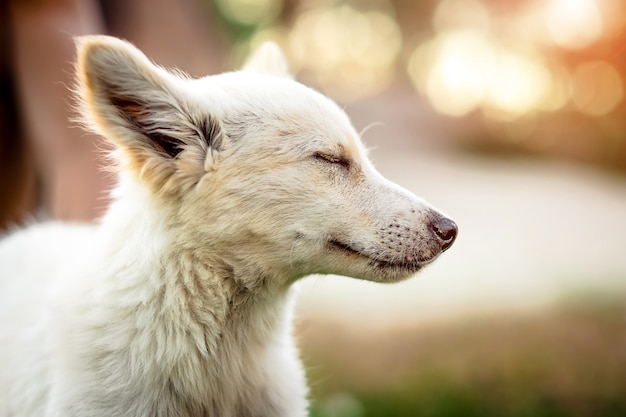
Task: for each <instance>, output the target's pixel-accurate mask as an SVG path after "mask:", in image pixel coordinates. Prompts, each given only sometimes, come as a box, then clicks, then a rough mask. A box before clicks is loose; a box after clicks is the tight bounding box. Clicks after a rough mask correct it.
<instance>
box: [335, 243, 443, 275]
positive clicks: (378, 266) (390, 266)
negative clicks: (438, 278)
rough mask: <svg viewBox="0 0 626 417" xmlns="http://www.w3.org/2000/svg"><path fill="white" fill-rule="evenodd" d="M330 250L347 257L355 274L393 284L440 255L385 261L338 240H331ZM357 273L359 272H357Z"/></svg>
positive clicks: (414, 272)
mask: <svg viewBox="0 0 626 417" xmlns="http://www.w3.org/2000/svg"><path fill="white" fill-rule="evenodd" d="M328 248H329V249H330V250H332V251H334V252H338V253H339V254H340V255H341V256H344V257H346V258H347V259H348V260H349V262H350V269H358V270H359V271H358V273H356V274H354V275H355V276H359V277H361V278H364V279H366V280H368V281H376V282H382V283H393V282H399V281H403V280H405V279H408V278H410V277H411V276H413V275H414V274H416V273H417V272H418V271H420V270H421V269H422V268H423V267H424V266H426V265H428V264H429V263H431V262H432V261H434V260H435V258H436V257H437V256H438V255H439V254H438V253H436V254H434V255H433V256H431V257H428V258H424V259H422V258H420V259H413V260H399V261H394V262H390V261H385V260H382V259H377V258H376V257H375V256H372V255H370V254H368V253H366V252H365V251H361V250H359V249H356V248H354V247H353V246H351V245H348V244H346V243H343V242H341V241H337V240H330V241H329V242H328ZM355 272H357V271H355Z"/></svg>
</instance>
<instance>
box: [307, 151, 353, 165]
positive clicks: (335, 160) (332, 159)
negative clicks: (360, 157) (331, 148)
mask: <svg viewBox="0 0 626 417" xmlns="http://www.w3.org/2000/svg"><path fill="white" fill-rule="evenodd" d="M313 158H315V159H317V160H318V161H322V162H325V163H329V164H333V165H338V166H341V167H343V168H350V166H351V165H352V163H351V161H350V160H349V159H348V158H346V157H345V156H340V155H334V154H331V153H325V152H316V153H314V154H313Z"/></svg>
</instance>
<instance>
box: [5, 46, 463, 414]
mask: <svg viewBox="0 0 626 417" xmlns="http://www.w3.org/2000/svg"><path fill="white" fill-rule="evenodd" d="M78 49H79V51H78V64H77V73H78V93H79V96H80V98H81V99H82V104H81V109H82V114H83V117H84V119H85V122H86V123H87V124H88V125H89V127H91V128H92V129H94V130H95V131H96V132H98V133H100V134H101V135H102V136H104V137H106V138H107V139H108V141H110V143H111V144H112V145H113V147H114V151H113V153H112V155H111V156H112V161H113V162H114V163H113V165H114V166H115V167H116V168H115V169H116V170H117V171H118V173H119V183H118V185H117V187H116V188H115V190H114V191H113V200H114V201H113V203H112V205H111V207H110V209H109V211H108V212H107V214H106V215H105V216H104V218H103V219H102V221H101V222H100V224H99V225H97V226H87V225H71V224H61V223H49V224H41V225H36V226H32V227H30V228H26V229H24V230H21V231H19V232H17V233H14V234H13V235H12V236H10V237H8V238H7V239H5V240H4V241H3V242H1V243H0V297H1V298H0V321H1V323H2V324H1V328H0V361H1V364H0V416H1V417H9V416H10V417H17V416H23V417H39V416H42V417H43V416H46V417H78V416H80V417H86V416H90V417H105V416H106V417H121V416H133V417H135V416H137V417H138V416H143V417H164V416H168V417H174V416H176V417H188V416H205V417H207V416H214V417H252V416H258V417H264V416H265V417H270V416H271V417H281V416H283V417H287V416H289V417H297V416H305V415H306V413H307V411H306V410H307V401H306V395H307V389H306V385H305V378H304V373H303V370H302V366H301V364H300V362H299V360H298V355H297V352H296V348H295V345H294V342H293V338H292V336H291V328H290V327H291V325H290V311H291V305H290V304H291V303H290V300H291V296H290V287H291V284H292V283H294V282H295V281H297V280H298V279H299V278H301V277H303V276H305V275H309V274H341V275H348V276H352V277H356V278H362V279H366V280H371V281H378V282H394V281H399V280H402V279H404V278H407V277H409V276H411V275H413V274H414V273H415V272H416V271H418V270H419V269H420V268H422V267H423V266H424V265H425V264H427V263H429V262H431V261H432V260H433V259H435V257H437V255H439V254H440V253H441V252H442V251H443V250H445V249H447V248H448V247H449V246H450V245H451V244H452V242H453V241H454V239H455V237H456V232H457V229H456V225H455V224H454V222H452V221H451V220H449V219H447V218H446V217H444V216H443V215H441V214H439V213H438V212H437V211H435V210H434V209H433V208H431V207H430V206H428V205H427V204H426V203H425V202H424V201H422V200H420V199H419V198H417V197H415V196H414V195H412V194H411V193H410V192H408V191H406V190H404V189H402V188H400V187H398V186H397V185H394V184H393V183H391V182H389V181H387V180H385V179H384V178H383V177H382V176H381V175H380V174H379V173H378V172H376V170H375V169H374V168H373V166H372V165H371V164H370V162H369V161H368V159H367V157H366V153H365V151H364V148H363V145H362V144H361V142H360V140H359V137H358V135H357V133H356V132H355V131H354V129H353V128H352V126H351V125H350V122H349V121H348V118H347V116H346V115H345V114H344V112H343V111H342V110H341V109H339V108H338V107H337V106H336V105H335V104H334V103H333V102H332V101H330V100H329V99H327V98H325V97H324V96H322V95H320V94H319V93H316V92H315V91H312V90H311V89H309V88H307V87H304V86H303V85H301V84H298V83H297V82H295V81H293V80H292V79H291V78H290V77H289V74H288V73H287V68H286V65H285V60H284V58H283V56H282V54H281V52H280V50H279V49H278V48H277V47H276V46H275V45H273V44H266V45H264V46H263V47H261V48H260V49H259V50H258V51H257V52H256V53H255V54H254V55H253V56H252V58H250V60H249V61H248V63H247V64H246V65H245V67H244V69H243V70H242V71H237V72H231V73H225V74H221V75H217V76H211V77H206V78H202V79H189V78H187V77H184V76H182V75H181V74H178V73H171V72H168V71H166V70H164V69H162V68H160V67H157V66H155V65H154V64H152V63H151V62H150V61H149V60H148V59H147V58H146V57H145V56H144V55H143V54H142V53H141V52H140V51H138V50H137V49H136V48H134V47H133V46H132V45H130V44H129V43H126V42H124V41H121V40H118V39H114V38H109V37H104V36H95V37H85V38H81V39H79V41H78Z"/></svg>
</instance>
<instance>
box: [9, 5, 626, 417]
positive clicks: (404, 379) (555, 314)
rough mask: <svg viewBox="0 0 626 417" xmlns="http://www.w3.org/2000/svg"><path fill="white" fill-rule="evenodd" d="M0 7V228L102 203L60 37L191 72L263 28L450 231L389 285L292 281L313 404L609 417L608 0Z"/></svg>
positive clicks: (614, 285) (617, 401)
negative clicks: (422, 261)
mask: <svg viewBox="0 0 626 417" xmlns="http://www.w3.org/2000/svg"><path fill="white" fill-rule="evenodd" d="M0 8H1V9H0V10H1V11H2V13H1V14H0V19H1V20H0V42H1V43H0V53H1V55H0V99H1V102H0V175H1V178H2V181H0V202H1V204H0V228H7V227H11V226H12V225H14V224H16V223H19V222H23V221H28V220H29V219H31V218H32V217H33V216H35V217H37V218H61V219H72V220H93V219H94V218H97V216H99V215H100V214H101V213H102V212H103V210H105V209H106V206H107V197H106V192H105V190H106V189H107V188H108V187H110V186H111V183H112V180H111V179H110V178H109V177H107V176H105V175H103V174H101V173H99V171H98V169H97V167H98V165H99V163H100V162H99V159H98V156H97V155H98V153H97V152H95V150H96V149H98V148H101V147H102V146H103V145H102V143H101V141H100V140H99V139H98V138H95V137H91V136H89V135H87V134H85V133H83V132H81V130H80V129H79V128H77V127H75V126H73V124H71V123H69V122H68V120H69V119H70V117H71V114H72V113H71V95H70V94H69V93H68V86H69V85H71V83H72V76H71V74H72V61H73V59H74V55H73V54H74V52H73V51H74V49H73V48H74V47H73V43H72V40H71V36H72V35H78V34H85V33H107V34H111V35H115V36H119V37H123V38H126V39H129V40H131V41H132V42H134V43H135V44H136V45H137V46H138V47H140V48H141V49H142V50H144V52H146V54H147V55H148V56H150V57H151V58H152V59H154V60H155V61H156V62H158V63H160V64H162V65H164V66H167V67H177V68H179V69H181V70H183V71H185V72H188V73H189V74H191V75H193V76H201V75H205V74H209V73H216V72H220V71H224V70H230V69H232V68H236V67H237V66H238V65H240V64H241V62H242V61H243V59H244V58H245V56H246V55H247V54H248V53H249V51H250V50H251V49H253V48H254V47H255V46H256V45H258V44H259V43H261V42H263V41H264V40H268V39H271V40H274V41H276V42H277V43H278V44H279V45H281V46H282V48H283V49H284V51H285V53H286V54H287V56H288V58H289V61H290V65H291V69H292V71H293V73H294V74H295V75H296V77H297V78H298V79H299V80H300V81H302V82H304V83H306V84H308V85H311V86H313V87H315V88H316V89H318V90H320V91H322V92H323V93H325V94H327V95H329V96H330V97H332V98H334V99H335V100H336V101H337V102H339V103H340V105H342V106H343V107H344V108H345V109H346V112H347V113H348V114H349V115H350V117H351V118H352V120H353V122H354V125H355V126H356V128H357V130H362V131H363V140H364V142H365V143H366V145H368V147H370V148H371V157H372V159H373V161H374V163H375V164H376V166H377V167H378V169H379V170H380V171H381V172H382V174H383V175H385V176H386V177H388V178H389V179H391V180H393V181H395V182H397V183H399V184H401V185H402V186H404V187H405V188H408V189H410V190H411V191H413V192H415V193H416V194H418V195H420V196H422V197H424V198H426V199H427V200H428V201H429V202H431V203H432V204H434V205H435V206H437V207H439V208H441V209H442V210H443V211H445V212H447V213H448V214H449V215H450V216H451V217H452V218H453V219H455V220H456V221H457V223H458V224H459V228H460V234H459V237H458V239H457V242H456V243H455V245H454V246H453V247H452V248H451V249H450V250H449V251H448V252H446V253H445V254H444V255H443V256H442V257H441V259H439V260H438V261H437V262H436V263H435V264H434V265H432V266H429V267H428V268H427V269H426V270H425V271H423V272H422V273H420V274H419V275H418V276H417V277H415V278H413V279H411V280H409V281H407V282H404V283H401V284H397V285H393V286H383V285H376V284H371V283H367V282H360V281H356V280H351V279H347V278H342V277H334V276H327V277H309V278H307V279H305V280H304V282H303V283H302V285H301V288H300V295H299V303H298V319H297V333H298V338H299V341H300V346H301V349H302V356H303V359H304V360H305V363H306V365H307V370H308V373H309V379H310V382H311V387H312V416H315V417H366V416H368V417H369V416H494V417H495V416H499V417H502V416H625V415H626V303H625V301H626V296H625V295H626V176H625V173H626V98H625V88H626V84H625V83H626V2H625V1H623V0H420V1H411V0H364V1H356V0H354V1H347V0H346V1H339V0H334V1H333V0H318V1H312V0H309V1H306V0H302V1H296V0H213V1H209V0H181V1H173V0H153V1H149V0H135V1H123V0H103V1H99V2H97V1H92V0H84V1H83V0H57V1H52V0H13V1H8V2H3V3H2V5H0Z"/></svg>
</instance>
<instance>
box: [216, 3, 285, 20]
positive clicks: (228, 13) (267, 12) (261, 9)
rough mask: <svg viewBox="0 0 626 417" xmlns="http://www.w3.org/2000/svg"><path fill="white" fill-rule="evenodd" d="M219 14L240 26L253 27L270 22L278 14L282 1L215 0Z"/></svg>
mask: <svg viewBox="0 0 626 417" xmlns="http://www.w3.org/2000/svg"><path fill="white" fill-rule="evenodd" d="M215 5H216V6H217V8H218V10H219V11H220V13H221V14H222V15H223V16H224V17H225V18H226V19H228V20H230V21H232V22H235V23H237V24H240V25H248V26H254V25H258V24H260V23H262V22H264V21H271V20H272V19H274V18H275V17H276V16H278V14H279V13H280V10H281V9H282V7H283V2H282V0H215Z"/></svg>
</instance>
